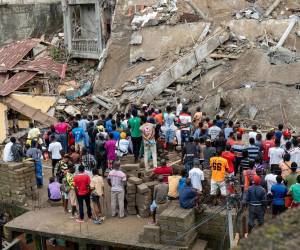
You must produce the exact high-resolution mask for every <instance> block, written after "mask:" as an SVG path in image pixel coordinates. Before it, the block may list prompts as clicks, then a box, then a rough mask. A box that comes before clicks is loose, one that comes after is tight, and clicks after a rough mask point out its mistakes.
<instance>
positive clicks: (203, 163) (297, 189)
mask: <svg viewBox="0 0 300 250" xmlns="http://www.w3.org/2000/svg"><path fill="white" fill-rule="evenodd" d="M299 146H300V137H297V136H292V133H291V131H290V130H289V129H288V128H284V127H283V125H281V124H280V125H279V126H278V128H276V129H270V130H269V131H267V132H264V133H262V132H260V131H259V129H258V128H257V126H256V125H253V127H252V130H251V131H246V130H245V129H244V128H242V127H241V126H240V124H239V123H234V122H233V121H228V120H225V119H223V118H222V117H220V116H218V115H217V116H216V117H215V118H214V119H211V118H210V117H208V116H207V115H206V114H205V112H202V111H201V108H197V109H196V111H195V112H194V113H191V112H189V109H188V106H186V105H184V104H182V103H181V101H180V99H178V100H177V105H176V107H172V106H167V107H166V108H165V110H158V109H155V108H153V107H151V106H150V105H147V104H143V105H142V106H141V107H137V106H132V108H131V111H130V113H127V114H124V113H117V114H115V115H113V114H109V115H108V116H105V115H101V116H97V115H94V116H86V115H82V116H81V115H76V116H75V117H68V119H67V120H65V119H64V118H62V117H60V118H59V122H58V123H57V124H55V125H53V126H51V127H50V128H49V129H47V130H46V131H44V132H43V131H40V130H39V129H38V128H37V127H35V126H34V125H33V124H30V130H29V132H28V136H27V139H26V142H25V145H24V147H23V146H22V145H21V144H20V143H18V142H17V139H16V138H13V137H12V138H10V142H9V143H7V144H6V145H5V148H4V157H3V160H4V161H16V162H19V161H22V160H24V158H30V159H31V160H33V161H34V165H35V169H36V183H37V186H38V187H41V186H42V185H43V171H42V169H43V167H42V159H48V158H49V159H50V160H51V166H52V176H51V178H50V180H49V186H48V196H49V199H50V200H51V201H53V202H59V201H61V200H63V204H64V209H65V211H66V212H68V208H69V207H71V218H76V217H77V216H76V215H77V210H79V216H78V218H76V219H77V221H78V222H83V221H84V211H83V207H84V206H83V203H84V202H85V204H86V208H87V216H88V217H89V218H91V219H92V220H93V222H94V223H95V224H101V223H102V222H103V219H104V214H103V211H102V210H101V202H103V199H104V194H105V192H104V186H105V181H106V182H107V183H108V184H109V185H110V186H111V194H110V195H111V213H112V216H119V217H120V218H124V216H126V206H125V204H126V199H125V193H126V180H127V176H126V174H125V173H124V172H122V171H121V169H120V162H121V161H122V157H124V156H126V155H129V154H130V155H133V156H134V161H135V162H136V163H137V162H140V159H143V160H142V161H143V163H144V166H145V175H148V176H150V177H151V178H153V179H157V180H158V185H156V186H155V188H154V192H153V202H152V203H151V206H150V211H151V213H152V215H153V221H152V223H155V221H156V216H155V215H156V213H157V212H159V211H160V210H161V209H162V207H164V206H163V205H164V204H166V203H167V202H168V201H170V200H179V205H180V206H181V207H182V208H186V209H188V208H193V207H196V208H197V207H198V206H199V203H201V196H203V195H205V192H207V194H208V195H209V196H210V197H211V200H213V201H217V203H218V202H220V203H221V204H222V203H224V202H225V201H226V197H227V195H228V194H229V193H232V192H236V190H233V189H234V188H233V187H232V186H231V185H230V182H229V181H227V179H230V178H233V179H234V178H235V179H237V180H238V182H239V185H240V190H241V191H240V194H241V201H242V203H243V204H244V205H245V206H247V207H248V210H249V231H251V229H252V228H253V227H254V225H255V220H257V221H258V224H259V225H262V224H263V223H264V214H265V209H266V207H267V206H271V205H272V213H273V215H274V216H276V215H278V214H280V213H282V212H283V211H285V209H286V208H289V207H297V206H299V204H300V176H298V170H299V166H300V147H299ZM172 151H177V152H178V154H179V155H180V157H181V163H182V167H172V166H168V163H167V162H168V161H167V160H168V153H169V152H172ZM158 152H160V155H159V159H160V161H158V160H157V159H158ZM214 204H215V203H214ZM77 208H78V209H77Z"/></svg>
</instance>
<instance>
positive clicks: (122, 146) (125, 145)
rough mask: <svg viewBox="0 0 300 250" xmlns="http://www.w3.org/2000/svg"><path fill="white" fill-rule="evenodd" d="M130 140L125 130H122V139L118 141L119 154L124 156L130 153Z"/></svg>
mask: <svg viewBox="0 0 300 250" xmlns="http://www.w3.org/2000/svg"><path fill="white" fill-rule="evenodd" d="M128 149H129V141H128V140H127V135H126V133H125V132H121V134H120V140H119V141H118V142H117V155H118V156H120V157H122V156H124V155H127V154H128Z"/></svg>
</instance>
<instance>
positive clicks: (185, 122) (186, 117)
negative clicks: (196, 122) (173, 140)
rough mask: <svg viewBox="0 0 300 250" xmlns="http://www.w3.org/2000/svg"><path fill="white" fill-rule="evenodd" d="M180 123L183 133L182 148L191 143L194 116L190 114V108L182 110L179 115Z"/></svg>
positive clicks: (186, 107) (185, 107)
mask: <svg viewBox="0 0 300 250" xmlns="http://www.w3.org/2000/svg"><path fill="white" fill-rule="evenodd" d="M178 123H179V125H180V131H181V147H182V148H183V146H184V145H185V143H186V142H188V141H189V138H190V136H191V125H192V116H191V115H190V114H189V113H188V106H184V107H183V108H182V112H181V114H180V115H179V119H178Z"/></svg>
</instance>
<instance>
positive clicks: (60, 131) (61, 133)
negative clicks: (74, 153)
mask: <svg viewBox="0 0 300 250" xmlns="http://www.w3.org/2000/svg"><path fill="white" fill-rule="evenodd" d="M58 120H59V122H58V123H57V124H55V125H54V128H55V132H56V133H57V135H58V141H59V142H60V143H61V146H62V147H63V150H64V152H65V153H68V136H67V131H68V128H69V124H68V123H66V122H65V119H64V118H63V117H59V118H58Z"/></svg>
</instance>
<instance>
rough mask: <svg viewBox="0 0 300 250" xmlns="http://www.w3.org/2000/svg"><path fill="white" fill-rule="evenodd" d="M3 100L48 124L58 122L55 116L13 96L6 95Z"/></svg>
mask: <svg viewBox="0 0 300 250" xmlns="http://www.w3.org/2000/svg"><path fill="white" fill-rule="evenodd" d="M2 102H3V103H4V104H5V105H7V106H8V107H9V108H11V109H13V110H16V111H18V112H19V113H21V114H23V115H25V116H27V117H29V118H31V119H33V120H35V121H38V122H40V123H42V124H44V125H46V126H51V125H53V124H55V123H56V122H57V120H56V119H55V118H54V117H52V116H49V115H47V114H45V113H43V112H42V111H41V110H39V109H35V108H32V107H30V106H29V105H26V104H25V103H23V102H20V101H18V100H16V99H14V98H12V97H4V98H3V99H2Z"/></svg>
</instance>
